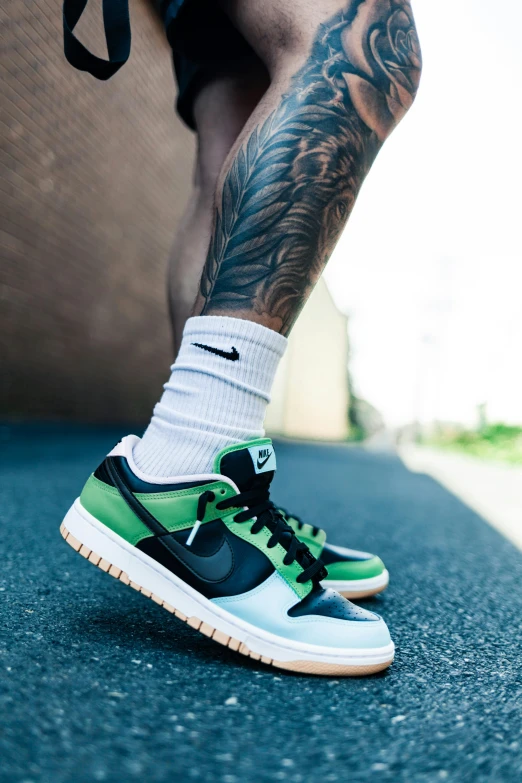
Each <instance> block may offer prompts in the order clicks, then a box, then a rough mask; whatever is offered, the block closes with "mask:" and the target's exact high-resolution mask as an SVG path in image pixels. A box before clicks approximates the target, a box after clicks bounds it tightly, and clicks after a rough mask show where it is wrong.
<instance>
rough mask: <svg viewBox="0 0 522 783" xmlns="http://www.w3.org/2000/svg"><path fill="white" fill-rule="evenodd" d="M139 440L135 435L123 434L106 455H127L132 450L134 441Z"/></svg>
mask: <svg viewBox="0 0 522 783" xmlns="http://www.w3.org/2000/svg"><path fill="white" fill-rule="evenodd" d="M138 441H139V438H138V436H137V435H125V437H124V438H122V439H121V440H120V441H118V443H117V444H116V445H115V446H114V448H113V449H112V450H111V451H109V453H108V454H107V456H108V457H127V459H128V458H129V457H130V455H131V454H132V450H133V448H134V446H135V445H136V443H137V442H138Z"/></svg>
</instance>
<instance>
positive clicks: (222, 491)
mask: <svg viewBox="0 0 522 783" xmlns="http://www.w3.org/2000/svg"><path fill="white" fill-rule="evenodd" d="M226 493H227V491H226V489H220V490H219V494H220V495H226Z"/></svg>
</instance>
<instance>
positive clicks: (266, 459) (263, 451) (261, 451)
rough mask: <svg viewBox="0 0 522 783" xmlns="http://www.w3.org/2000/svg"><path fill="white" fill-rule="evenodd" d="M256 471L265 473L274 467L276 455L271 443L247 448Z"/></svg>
mask: <svg viewBox="0 0 522 783" xmlns="http://www.w3.org/2000/svg"><path fill="white" fill-rule="evenodd" d="M248 452H249V454H250V456H251V458H252V463H253V465H254V470H255V472H256V473H267V472H268V471H269V470H275V469H276V457H275V452H274V447H273V446H272V444H270V445H266V446H252V447H251V448H249V449H248Z"/></svg>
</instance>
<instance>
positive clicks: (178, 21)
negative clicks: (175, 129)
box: [162, 0, 256, 130]
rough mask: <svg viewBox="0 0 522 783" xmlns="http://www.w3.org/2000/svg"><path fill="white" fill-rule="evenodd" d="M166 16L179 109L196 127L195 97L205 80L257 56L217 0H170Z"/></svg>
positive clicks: (182, 115)
mask: <svg viewBox="0 0 522 783" xmlns="http://www.w3.org/2000/svg"><path fill="white" fill-rule="evenodd" d="M162 15H163V21H164V24H165V30H166V33H167V38H168V40H169V43H170V45H171V47H172V51H173V57H174V71H175V74H176V79H177V82H178V99H177V104H176V108H177V111H178V114H179V116H180V117H181V119H182V120H183V121H184V122H185V123H186V124H187V125H188V126H189V128H192V129H193V130H195V123H194V112H193V108H194V100H195V98H196V95H197V93H198V91H199V90H200V89H201V87H202V86H203V85H204V84H205V82H208V81H210V80H211V79H212V78H213V77H215V76H216V75H218V74H223V73H229V72H231V71H233V72H235V71H237V70H238V66H239V67H241V64H242V63H245V62H247V61H250V60H251V59H252V58H255V57H256V55H255V54H254V51H253V49H252V48H251V46H250V45H249V44H248V43H247V42H246V41H245V39H244V38H243V36H242V35H241V33H239V31H238V30H236V28H235V27H234V25H233V24H232V22H231V21H230V19H229V18H228V17H227V15H226V14H225V13H224V12H223V11H222V10H221V8H220V7H219V5H218V3H217V0H170V1H169V0H166V2H164V3H163V4H162Z"/></svg>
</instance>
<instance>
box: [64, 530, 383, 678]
mask: <svg viewBox="0 0 522 783" xmlns="http://www.w3.org/2000/svg"><path fill="white" fill-rule="evenodd" d="M60 533H61V535H62V537H63V538H64V539H65V541H66V542H67V543H68V544H69V546H70V547H72V548H73V549H74V551H75V552H78V553H79V554H80V555H82V557H84V558H85V559H86V560H88V561H89V562H90V563H92V564H93V565H95V566H97V567H98V568H100V569H101V570H102V571H104V572H105V573H107V574H110V575H111V576H113V577H114V578H115V579H119V580H120V582H123V584H126V585H129V586H130V587H132V588H133V589H134V590H136V591H138V592H140V593H142V594H143V595H144V596H145V597H146V598H150V599H151V600H152V601H154V602H155V603H157V604H158V605H159V606H162V607H163V608H164V609H166V610H167V611H168V612H170V613H171V614H174V615H175V616H176V617H177V618H178V619H179V620H182V621H183V622H185V623H187V625H190V627H191V628H194V630H196V631H199V632H200V633H202V634H204V635H205V636H208V637H209V638H211V639H213V640H214V641H215V642H218V643H219V644H222V645H223V646H224V647H229V648H230V649H231V650H234V651H235V652H239V653H241V654H242V655H246V656H247V657H249V658H252V659H253V660H255V661H260V662H261V663H264V664H267V665H269V666H275V667H277V668H279V669H286V670H288V671H294V672H300V673H303V674H315V675H323V676H325V675H326V676H339V677H343V676H344V677H362V676H367V675H370V674H376V673H377V672H380V671H383V670H384V669H387V668H388V666H390V664H391V663H392V662H393V655H392V657H391V658H390V660H387V661H385V662H383V663H376V664H367V665H359V666H353V665H345V664H337V663H322V662H320V661H307V660H295V661H277V660H274V659H273V658H267V657H266V656H264V655H259V654H258V653H256V652H253V651H252V650H250V649H249V647H248V646H247V645H246V644H245V643H244V642H241V641H239V640H238V639H235V638H234V637H233V636H228V635H227V634H226V633H224V632H223V631H220V630H218V629H216V628H213V627H212V626H211V625H210V624H209V623H206V622H203V621H202V620H200V619H199V618H198V617H195V616H191V617H187V616H186V615H185V614H183V612H180V611H179V610H178V609H176V607H174V606H171V605H170V604H169V603H167V602H166V601H164V600H163V599H162V598H161V597H159V596H158V595H155V594H154V593H152V592H151V591H149V590H146V589H145V588H143V587H142V586H141V585H139V584H137V583H136V582H133V581H131V579H129V576H128V575H127V573H125V571H122V570H121V569H120V568H118V567H117V566H116V565H113V564H112V563H109V562H108V561H107V560H105V559H104V558H102V557H101V556H100V555H98V554H97V553H96V552H94V551H93V550H91V549H89V547H87V546H86V545H85V544H83V543H82V542H81V541H79V540H78V539H77V538H76V537H75V536H74V535H73V534H72V533H71V532H70V531H69V530H68V529H67V527H66V526H65V523H64V522H62V524H61V525H60Z"/></svg>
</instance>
